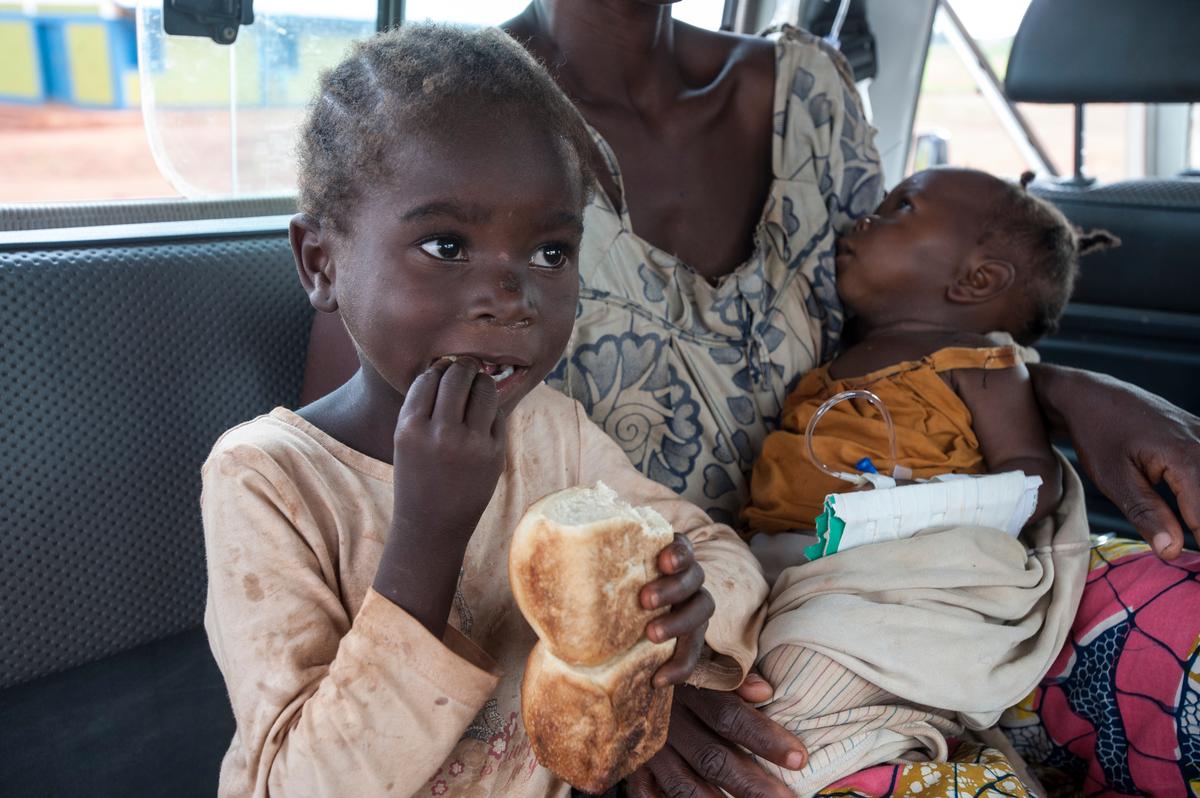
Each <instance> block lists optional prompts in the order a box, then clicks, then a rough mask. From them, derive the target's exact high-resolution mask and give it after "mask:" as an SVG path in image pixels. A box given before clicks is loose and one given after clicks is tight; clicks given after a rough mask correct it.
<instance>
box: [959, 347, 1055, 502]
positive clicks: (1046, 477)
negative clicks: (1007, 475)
mask: <svg viewBox="0 0 1200 798" xmlns="http://www.w3.org/2000/svg"><path fill="white" fill-rule="evenodd" d="M950 374H951V379H952V380H953V383H954V388H955V390H956V391H957V392H958V395H959V397H961V398H962V400H963V403H964V404H966V406H967V409H968V410H970V411H971V426H972V428H973V429H974V430H975V436H976V437H977V438H978V439H979V448H980V450H981V451H982V453H983V459H984V462H985V463H986V464H987V468H988V471H989V472H991V473H993V474H998V473H1002V472H1004V471H1024V472H1025V473H1026V474H1027V475H1029V476H1039V477H1041V478H1042V487H1041V489H1040V490H1039V491H1038V503H1037V509H1036V510H1035V511H1034V513H1033V517H1032V518H1030V519H1029V522H1030V523H1033V522H1034V521H1040V520H1041V519H1042V518H1044V517H1045V516H1046V515H1048V514H1049V513H1050V512H1051V511H1052V510H1053V509H1054V508H1055V507H1056V506H1057V505H1058V502H1059V500H1060V499H1061V498H1062V469H1061V467H1060V466H1059V464H1058V459H1057V458H1056V457H1055V455H1054V452H1053V451H1052V450H1051V448H1050V441H1049V438H1048V437H1047V435H1046V426H1045V424H1044V423H1043V421H1042V414H1041V411H1040V410H1039V409H1038V405H1037V401H1036V399H1035V397H1034V394H1033V384H1032V383H1031V382H1030V380H1029V371H1028V370H1027V369H1026V368H1025V364H1024V363H1021V362H1019V361H1018V362H1017V364H1016V366H1014V367H1012V368H1007V369H991V370H987V369H957V370H955V371H953V372H950Z"/></svg>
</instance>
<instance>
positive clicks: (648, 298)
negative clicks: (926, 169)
mask: <svg viewBox="0 0 1200 798" xmlns="http://www.w3.org/2000/svg"><path fill="white" fill-rule="evenodd" d="M775 56H776V78H775V130H774V141H773V152H772V170H773V176H774V181H773V183H772V184H771V188H770V193H769V196H768V199H767V203H766V206H765V207H764V208H763V212H762V218H761V220H760V222H759V224H758V227H757V229H756V231H755V251H754V253H753V255H751V257H750V259H749V260H747V261H746V262H745V263H743V264H741V265H740V266H739V267H738V268H737V269H736V270H735V271H733V272H732V273H731V274H728V275H726V276H724V277H722V278H721V279H720V280H719V281H718V282H717V283H716V284H715V285H713V284H711V283H709V282H708V281H707V280H706V279H705V278H704V277H702V276H701V275H699V274H697V273H696V272H695V271H693V270H692V269H691V268H690V267H689V266H688V265H687V264H685V263H682V262H680V260H679V259H678V258H676V257H675V256H674V255H672V254H671V253H669V252H665V251H663V250H661V249H657V248H656V247H654V246H652V245H650V244H648V243H647V242H646V241H644V240H643V239H641V238H640V237H639V236H638V235H637V233H635V232H634V230H633V228H632V225H631V223H630V219H629V213H628V210H627V209H625V208H616V207H614V206H613V205H612V203H611V201H610V199H609V197H608V196H607V195H606V194H605V192H604V191H601V190H597V191H596V192H595V196H594V198H593V200H592V202H591V203H590V204H589V206H588V208H587V210H586V213H585V216H584V239H583V246H582V250H581V252H580V305H579V318H578V319H577V322H576V329H575V335H574V337H573V339H572V343H571V344H570V345H569V346H568V348H567V353H566V356H565V357H564V359H563V361H562V362H561V363H560V364H559V366H558V368H557V369H556V370H555V371H554V372H553V373H552V374H551V376H550V378H549V380H548V381H549V382H550V383H551V384H552V385H554V386H555V387H556V388H558V389H560V390H562V391H564V392H565V393H567V394H568V395H570V396H572V397H574V398H575V399H578V400H579V401H580V402H581V403H582V404H583V406H584V407H585V408H586V409H587V412H588V415H589V416H591V418H592V420H593V421H595V422H596V423H597V424H599V425H600V426H602V427H603V428H604V430H605V431H606V432H607V433H608V434H609V435H610V436H611V437H612V438H613V439H614V440H615V441H617V442H618V443H619V444H620V445H621V446H622V447H623V448H624V450H625V453H626V454H627V455H628V456H629V459H630V460H631V461H633V463H634V465H636V466H637V467H638V469H639V470H641V471H642V472H643V473H644V474H646V475H647V476H649V477H651V478H652V479H654V480H656V481H658V482H660V483H662V484H664V485H667V486H669V487H670V488H672V489H673V490H675V491H676V492H678V493H680V494H682V495H683V496H684V497H686V498H687V499H688V500H690V501H692V502H693V503H695V504H697V505H699V506H700V507H702V508H704V509H705V510H707V511H708V512H709V513H710V514H711V515H712V516H713V518H714V519H717V520H721V521H725V522H727V523H728V522H733V521H734V520H735V518H736V515H737V512H738V511H739V509H740V508H741V506H742V505H743V503H744V502H745V499H746V497H747V485H748V481H749V474H750V468H751V464H752V462H753V459H754V456H755V454H756V453H757V452H758V451H759V449H760V448H761V445H762V440H763V438H764V437H765V436H766V434H767V433H768V432H769V431H770V429H771V425H772V423H773V422H774V419H775V418H776V416H778V414H779V412H780V410H781V409H782V407H783V400H784V398H785V397H786V396H787V393H788V390H789V389H790V388H791V387H792V385H793V383H794V382H795V381H796V379H797V378H798V377H800V376H801V375H802V374H804V373H805V372H807V371H808V370H809V369H811V368H813V367H814V366H816V365H818V364H819V363H820V362H822V361H823V360H825V359H828V358H829V357H831V356H832V354H833V350H834V349H835V348H836V346H837V343H838V338H839V335H840V333H841V329H842V310H841V306H840V304H839V302H838V297H837V293H836V291H835V289H834V235H835V233H837V232H839V231H844V230H845V229H846V228H847V227H849V226H850V225H851V224H852V223H853V222H854V220H855V219H857V218H858V217H860V216H863V215H865V214H867V213H870V212H871V211H872V210H874V208H875V206H876V205H877V204H878V203H879V201H880V199H881V197H882V194H883V185H882V180H881V177H880V167H879V156H878V154H877V153H876V151H875V147H874V144H873V137H874V131H873V130H872V128H871V127H870V125H869V123H868V122H867V120H866V118H865V117H864V115H863V110H862V105H861V101H860V100H859V96H858V93H857V91H856V90H855V87H854V83H853V77H852V76H851V74H850V72H849V69H848V68H847V67H846V65H845V62H844V60H843V59H842V57H841V56H840V55H839V54H837V53H836V52H835V51H833V50H831V49H829V48H828V47H827V46H826V45H825V44H824V43H823V42H821V41H820V40H818V39H816V38H815V37H812V36H811V35H809V34H807V33H804V32H801V31H798V30H795V29H786V30H785V31H784V32H783V34H782V35H781V36H780V38H779V39H778V40H777V41H776V44H775ZM593 135H594V136H595V138H596V143H597V145H598V147H599V148H600V151H601V153H602V154H603V155H604V157H605V159H606V160H607V164H608V167H609V169H611V171H612V176H613V180H614V182H615V183H616V184H617V186H618V187H620V188H621V195H622V196H624V187H623V185H622V182H621V171H620V167H619V165H618V164H617V161H616V158H615V157H614V155H613V152H612V150H611V148H610V147H609V146H608V144H607V143H606V142H605V141H604V140H603V139H601V138H600V136H599V134H598V133H595V132H594V131H593ZM697 168H703V164H697Z"/></svg>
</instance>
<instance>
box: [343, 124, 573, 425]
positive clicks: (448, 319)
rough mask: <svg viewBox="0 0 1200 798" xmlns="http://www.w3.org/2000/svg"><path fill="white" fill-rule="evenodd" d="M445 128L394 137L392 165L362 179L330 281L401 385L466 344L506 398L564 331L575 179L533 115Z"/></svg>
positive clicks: (370, 349)
mask: <svg viewBox="0 0 1200 798" xmlns="http://www.w3.org/2000/svg"><path fill="white" fill-rule="evenodd" d="M450 127H452V128H453V129H449V130H444V131H438V134H437V135H436V136H432V135H410V136H407V137H404V140H402V141H398V142H397V143H396V145H395V146H394V147H392V148H391V149H390V151H389V156H388V159H389V162H388V163H387V164H386V166H387V170H386V173H388V174H390V177H389V178H387V179H385V180H382V181H380V182H379V183H378V184H376V185H372V186H369V187H366V189H365V190H364V191H363V195H362V196H361V197H360V198H359V199H358V201H357V203H356V205H355V208H354V210H353V212H352V214H351V223H350V225H349V226H350V231H349V232H348V233H347V234H345V235H344V236H342V237H341V238H340V240H339V241H338V243H337V246H336V250H335V253H336V254H335V264H336V276H335V281H334V290H335V292H336V297H337V301H338V307H339V311H340V313H341V316H342V319H343V321H344V322H345V324H346V326H347V328H348V329H349V331H350V333H351V335H352V337H353V338H354V340H355V342H356V343H357V344H358V347H359V351H360V356H361V357H362V358H363V359H364V360H366V361H367V362H368V363H369V365H370V366H371V367H372V368H373V369H374V370H375V371H377V372H378V373H379V375H380V376H381V377H383V379H384V380H386V381H387V383H388V384H390V385H391V386H392V387H393V388H394V389H395V390H396V391H398V392H399V393H401V394H404V393H406V392H407V391H408V388H409V385H410V384H411V383H412V381H413V380H414V379H416V377H417V376H418V375H420V374H421V373H422V372H423V371H425V370H426V369H427V368H429V366H430V365H431V364H432V363H434V362H436V361H437V360H438V359H440V358H442V357H443V356H447V355H470V356H473V357H475V358H476V359H478V360H479V361H481V362H482V363H483V369H484V371H485V372H486V373H488V374H490V375H491V376H492V377H493V379H495V380H496V386H497V388H498V389H499V392H500V402H501V406H502V407H503V408H504V409H506V410H511V409H512V408H513V407H514V406H515V405H516V404H517V402H519V401H520V399H521V398H522V397H523V396H525V394H527V393H528V392H529V391H530V390H532V389H533V387H534V386H536V385H537V384H538V383H539V382H541V380H542V379H543V377H545V375H546V374H547V373H549V371H550V369H551V368H553V367H554V365H555V364H556V363H557V361H558V358H559V357H560V355H561V353H562V351H563V349H564V348H565V346H566V344H567V340H568V338H569V336H570V333H571V328H572V325H573V323H574V320H575V303H576V299H577V295H578V285H579V274H578V263H577V259H578V252H579V240H580V236H581V234H582V229H583V228H582V212H583V198H584V192H583V188H582V186H580V178H579V177H578V170H577V169H574V168H572V166H571V164H570V161H569V159H568V158H566V157H565V156H564V153H563V148H562V146H561V144H560V143H559V142H556V141H555V140H554V139H553V138H552V137H551V136H550V135H548V134H546V133H545V132H543V131H541V130H538V129H536V128H535V127H534V126H533V125H531V124H526V123H521V122H512V121H502V120H497V119H478V118H477V119H473V120H470V121H464V123H463V124H461V125H454V126H450ZM397 138H401V136H397Z"/></svg>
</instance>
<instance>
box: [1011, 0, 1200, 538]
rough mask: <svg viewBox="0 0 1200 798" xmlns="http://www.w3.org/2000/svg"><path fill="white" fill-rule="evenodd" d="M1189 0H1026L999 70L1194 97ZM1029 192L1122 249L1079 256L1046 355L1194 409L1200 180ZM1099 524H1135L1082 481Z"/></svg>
mask: <svg viewBox="0 0 1200 798" xmlns="http://www.w3.org/2000/svg"><path fill="white" fill-rule="evenodd" d="M1196 30H1200V3H1197V2H1195V1H1194V0H1159V1H1158V2H1155V3H1151V4H1145V3H1132V2H1128V0H1033V2H1032V3H1031V4H1030V6H1029V9H1028V11H1027V13H1026V15H1025V18H1024V19H1023V20H1022V22H1021V27H1020V30H1019V31H1018V32H1017V36H1016V38H1015V39H1014V40H1013V47H1012V52H1011V54H1010V57H1009V62H1008V72H1007V75H1006V77H1005V91H1006V93H1007V94H1008V96H1009V97H1010V99H1013V100H1017V101H1024V102H1044V103H1071V104H1077V105H1081V104H1083V103H1087V102H1194V101H1200V58H1197V57H1196V52H1195V45H1194V42H1193V39H1194V32H1195V31H1196ZM1031 190H1032V191H1033V192H1034V193H1036V194H1038V195H1040V196H1042V197H1045V198H1046V199H1049V200H1050V201H1052V202H1054V203H1055V204H1056V205H1058V206H1059V207H1060V208H1061V209H1062V210H1063V212H1064V213H1066V215H1067V217H1068V218H1069V219H1071V221H1072V222H1074V223H1075V224H1076V225H1078V226H1080V227H1082V228H1085V229H1090V228H1104V229H1106V230H1110V231H1112V232H1113V233H1116V234H1117V235H1118V236H1120V238H1121V240H1122V245H1121V247H1119V248H1118V249H1115V250H1111V251H1109V252H1103V253H1099V254H1096V255H1092V256H1089V257H1088V258H1086V259H1085V260H1084V261H1083V263H1082V268H1081V279H1080V283H1079V287H1078V290H1077V291H1076V293H1075V296H1074V298H1073V299H1072V302H1071V305H1070V306H1069V307H1068V308H1067V313H1066V316H1065V317H1064V319H1063V324H1062V329H1061V331H1060V332H1059V334H1058V335H1056V336H1054V337H1052V338H1050V339H1048V340H1046V341H1043V342H1042V343H1041V344H1040V345H1039V349H1041V351H1042V354H1043V356H1044V357H1045V358H1046V359H1047V360H1050V361H1053V362H1058V363H1064V364H1067V365H1072V366H1079V367H1081V368H1087V369H1092V370H1094V371H1102V372H1107V373H1110V374H1113V375H1114V376H1117V377H1120V378H1122V379H1125V380H1128V381H1129V382H1132V383H1135V384H1137V385H1141V386H1142V387H1144V388H1147V389H1148V390H1150V391H1153V392H1155V393H1157V394H1159V395H1161V396H1164V397H1165V398H1167V399H1169V400H1171V401H1172V402H1174V403H1176V404H1178V405H1180V406H1182V407H1184V408H1185V409H1187V410H1190V411H1191V412H1193V413H1200V255H1198V253H1200V178H1197V177H1194V176H1193V177H1189V176H1180V177H1174V178H1172V177H1165V178H1164V177H1160V178H1154V179H1146V180H1129V181H1125V182H1120V183H1108V184H1104V183H1086V182H1083V181H1066V182H1062V183H1054V182H1048V181H1039V182H1038V183H1035V184H1034V185H1033V186H1032V187H1031ZM1088 509H1089V515H1090V516H1091V517H1092V519H1093V526H1094V527H1095V528H1097V531H1100V530H1103V529H1106V528H1111V529H1114V530H1115V531H1118V532H1122V533H1130V532H1131V530H1132V527H1131V526H1130V525H1129V524H1128V523H1127V522H1126V521H1125V520H1124V519H1123V518H1122V517H1121V516H1120V513H1118V512H1117V510H1116V508H1114V507H1112V505H1111V504H1109V503H1108V501H1107V500H1106V499H1104V497H1103V496H1102V495H1101V494H1100V493H1099V492H1097V491H1095V490H1094V489H1093V488H1091V487H1090V486H1089V493H1088Z"/></svg>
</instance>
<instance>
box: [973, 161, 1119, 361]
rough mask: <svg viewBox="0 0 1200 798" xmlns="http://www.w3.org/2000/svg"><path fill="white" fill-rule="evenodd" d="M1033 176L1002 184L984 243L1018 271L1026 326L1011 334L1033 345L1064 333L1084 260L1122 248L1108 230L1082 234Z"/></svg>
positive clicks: (988, 223) (993, 206)
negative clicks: (1036, 189)
mask: <svg viewBox="0 0 1200 798" xmlns="http://www.w3.org/2000/svg"><path fill="white" fill-rule="evenodd" d="M1033 178H1034V174H1033V172H1025V173H1024V174H1022V175H1021V180H1020V182H1019V183H1009V182H1006V181H1000V182H1001V183H1002V185H1003V189H1001V192H1000V197H999V198H998V199H997V200H996V201H995V202H994V203H993V204H992V207H991V212H990V213H989V215H988V221H987V224H986V226H985V232H984V240H983V243H986V244H993V245H997V244H998V245H999V246H1000V247H1002V248H1003V250H1004V251H1005V255H1006V257H1008V258H1009V259H1011V260H1012V262H1013V265H1014V266H1016V267H1017V269H1018V271H1019V274H1020V280H1021V284H1022V286H1023V288H1024V291H1025V299H1026V310H1027V312H1026V314H1025V317H1024V325H1023V326H1021V327H1019V328H1018V329H1014V330H1009V332H1010V333H1012V336H1013V338H1015V339H1016V340H1017V341H1018V342H1019V343H1021V344H1025V345H1029V344H1032V343H1033V342H1035V341H1037V340H1038V339H1039V338H1041V337H1043V336H1045V335H1049V334H1051V333H1053V332H1056V331H1057V330H1058V322H1059V320H1060V319H1061V318H1062V314H1063V311H1064V310H1065V309H1066V307H1067V300H1069V299H1070V298H1071V293H1072V292H1073V291H1074V290H1075V281H1076V279H1077V278H1078V276H1079V257H1080V255H1087V254H1089V253H1092V252H1098V251H1100V250H1103V249H1109V248H1110V247H1115V246H1118V245H1120V243H1121V240H1120V239H1119V238H1117V237H1116V236H1114V235H1113V234H1112V233H1109V232H1108V231H1107V230H1092V231H1089V232H1086V233H1085V232H1082V231H1080V230H1078V229H1076V228H1075V226H1074V225H1072V224H1071V223H1070V222H1069V221H1068V220H1067V217H1066V216H1064V215H1063V212H1062V211H1060V210H1059V209H1058V208H1056V207H1054V205H1052V204H1051V203H1049V202H1047V201H1046V200H1044V199H1042V198H1040V197H1036V196H1034V195H1033V194H1030V193H1029V190H1028V187H1029V183H1030V182H1031V181H1032V180H1033Z"/></svg>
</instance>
